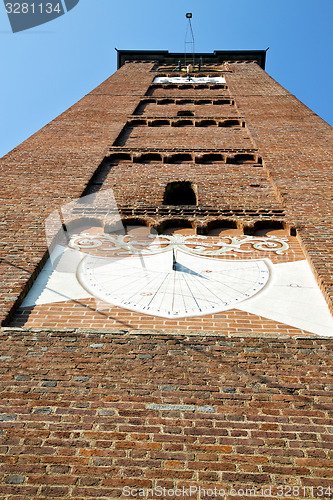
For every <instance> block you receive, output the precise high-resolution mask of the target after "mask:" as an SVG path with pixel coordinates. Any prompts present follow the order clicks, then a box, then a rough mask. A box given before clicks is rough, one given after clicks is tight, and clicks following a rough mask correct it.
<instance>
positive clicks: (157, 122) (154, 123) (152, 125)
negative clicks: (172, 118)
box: [149, 120, 170, 127]
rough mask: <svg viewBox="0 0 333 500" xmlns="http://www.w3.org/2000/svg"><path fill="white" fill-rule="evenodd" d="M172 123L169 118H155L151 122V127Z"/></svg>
mask: <svg viewBox="0 0 333 500" xmlns="http://www.w3.org/2000/svg"><path fill="white" fill-rule="evenodd" d="M168 125H170V122H169V120H153V121H151V122H150V123H149V126H150V127H165V126H168Z"/></svg>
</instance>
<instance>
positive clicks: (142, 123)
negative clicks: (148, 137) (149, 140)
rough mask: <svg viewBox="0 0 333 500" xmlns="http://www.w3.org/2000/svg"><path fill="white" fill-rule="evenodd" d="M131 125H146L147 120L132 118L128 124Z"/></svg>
mask: <svg viewBox="0 0 333 500" xmlns="http://www.w3.org/2000/svg"><path fill="white" fill-rule="evenodd" d="M127 125H128V126H129V127H145V126H146V125H147V121H146V120H131V121H129V122H128V124H127Z"/></svg>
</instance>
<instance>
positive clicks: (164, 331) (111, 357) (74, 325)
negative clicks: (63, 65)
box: [0, 51, 333, 500]
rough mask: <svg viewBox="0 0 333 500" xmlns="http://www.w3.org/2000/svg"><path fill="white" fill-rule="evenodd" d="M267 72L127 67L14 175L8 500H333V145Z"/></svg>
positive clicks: (230, 65)
mask: <svg viewBox="0 0 333 500" xmlns="http://www.w3.org/2000/svg"><path fill="white" fill-rule="evenodd" d="M265 56H266V53H265V51H215V52H214V53H212V54H199V55H198V56H197V61H196V62H197V65H195V66H194V67H188V68H187V67H184V66H182V57H183V56H182V55H181V54H172V53H168V52H167V51H118V71H117V72H116V73H115V74H114V75H113V76H111V77H110V78H109V79H108V80H106V81H105V82H104V83H102V84H101V85H100V86H99V87H97V88H96V89H94V90H93V91H92V92H90V93H89V94H88V95H87V96H85V97H84V98H83V99H82V100H81V101H79V102H78V103H77V104H75V105H74V106H73V107H72V108H70V109H69V110H68V111H66V112H65V113H63V114H62V115H61V116H59V117H58V118H56V119H55V120H54V121H52V122H51V123H50V124H48V125H47V126H46V127H44V128H43V129H41V130H40V131H39V132H37V133H36V134H35V135H34V136H32V137H31V138H30V139H28V140H27V141H25V142H24V143H23V144H21V145H20V146H18V147H17V148H15V149H14V150H13V151H12V152H10V153H9V154H8V155H6V156H5V157H4V158H3V160H2V168H3V176H4V179H5V184H4V188H3V191H4V193H5V194H7V195H8V196H7V198H6V200H5V203H4V211H5V217H4V222H3V224H2V232H3V237H2V240H3V242H4V243H5V246H4V251H3V260H2V264H1V265H2V269H3V271H2V277H3V279H2V283H1V287H2V294H1V297H2V299H1V315H2V321H3V329H2V343H1V347H2V350H3V354H2V357H1V361H2V366H3V368H2V373H3V382H4V383H3V384H2V391H3V399H4V400H5V402H4V404H3V406H2V413H1V414H0V421H1V424H2V427H3V435H2V438H3V454H2V462H3V468H2V470H3V478H2V482H1V484H0V492H1V494H2V495H3V497H4V498H5V499H6V500H7V498H8V499H9V498H13V499H14V498H16V496H15V495H17V498H46V497H48V498H50V497H51V498H53V497H54V498H55V497H59V496H60V497H64V498H82V499H85V498H92V497H99V498H117V497H124V498H125V497H131V496H135V494H139V493H142V490H145V491H143V493H142V494H141V496H146V497H152V498H154V496H153V495H152V493H149V492H147V491H146V490H147V489H153V490H154V491H153V493H154V494H155V496H156V495H157V496H164V497H165V496H168V498H173V497H174V498H176V497H177V496H178V497H179V496H181V495H180V494H179V491H181V493H182V496H183V497H185V496H186V494H188V493H189V494H190V495H189V496H191V497H192V498H205V497H207V496H215V497H216V498H223V497H225V498H244V496H246V493H245V491H246V490H247V489H248V490H251V491H252V496H253V491H255V495H256V496H257V497H258V498H264V497H265V496H266V497H267V496H268V493H267V492H270V493H271V496H273V497H274V495H277V494H278V495H279V496H282V497H283V496H286V497H288V495H289V493H290V492H292V495H293V496H294V497H295V496H296V497H298V498H303V497H304V498H305V497H310V498H315V497H318V496H321V497H323V496H324V497H325V498H329V496H330V495H332V490H329V488H330V487H331V488H332V486H333V484H332V475H331V473H330V469H329V467H330V459H331V458H332V457H331V455H330V447H329V443H330V441H331V439H330V438H331V428H330V427H329V425H330V420H329V412H330V410H331V409H332V405H331V397H332V380H331V378H330V377H331V376H332V371H331V368H332V366H331V357H330V351H329V348H330V346H332V337H331V336H332V335H333V319H332V311H333V307H332V277H333V273H332V271H333V269H332V260H330V258H331V254H330V252H331V248H332V245H331V241H332V235H333V231H332V215H331V212H330V207H331V185H332V184H331V172H330V165H331V158H332V157H331V156H330V154H329V140H330V139H331V137H332V129H331V127H330V126H329V125H328V124H326V123H325V122H323V121H322V120H321V119H320V118H319V117H318V116H316V115H315V114H314V113H313V112H312V111H311V110H309V109H308V108H306V107H305V106H304V105H303V104H302V103H301V102H299V101H298V100H297V99H296V98H295V97H294V96H292V95H291V94H290V93H289V92H288V91H286V90H285V89H284V88H282V87H281V86H280V85H279V84H278V83H276V82H275V81H274V80H273V79H272V78H271V77H270V76H269V75H268V74H267V73H266V72H265V71H264V67H265ZM199 61H200V63H199ZM45 227H46V235H47V238H45ZM47 246H48V250H47ZM330 396H331V397H330ZM163 488H166V489H167V490H174V491H173V493H172V494H168V493H167V492H166V490H165V491H164V490H163ZM175 488H178V493H177V491H176V490H175ZM183 488H184V491H186V493H184V491H183ZM190 488H192V489H191V490H190ZM200 488H201V491H199V490H200ZM215 488H216V490H215ZM270 488H271V489H270ZM278 488H280V489H278ZM139 490H140V491H139ZM162 490H163V492H162V493H163V495H161V494H159V492H160V491H162ZM208 491H209V492H208ZM210 491H213V492H214V495H212V494H210ZM264 491H266V493H264ZM325 495H326V496H325ZM187 496H188V495H187Z"/></svg>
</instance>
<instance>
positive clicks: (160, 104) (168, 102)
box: [157, 99, 174, 106]
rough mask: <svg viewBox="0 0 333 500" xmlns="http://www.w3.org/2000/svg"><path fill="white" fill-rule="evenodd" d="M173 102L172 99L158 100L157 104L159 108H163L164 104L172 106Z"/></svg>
mask: <svg viewBox="0 0 333 500" xmlns="http://www.w3.org/2000/svg"><path fill="white" fill-rule="evenodd" d="M173 102H174V100H173V99H160V100H159V101H157V104H158V105H159V106H164V105H165V104H173Z"/></svg>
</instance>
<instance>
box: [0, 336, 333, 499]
mask: <svg viewBox="0 0 333 500" xmlns="http://www.w3.org/2000/svg"><path fill="white" fill-rule="evenodd" d="M332 348H333V345H332V340H329V339H324V338H310V337H309V338H308V339H304V338H303V339H301V340H300V339H297V338H294V339H291V338H286V337H285V338H281V337H276V336H274V335H267V334H266V335H265V336H264V337H263V336H261V337H258V336H256V337H255V338H251V337H246V336H244V334H235V335H234V336H232V338H226V337H224V336H223V335H222V336H221V335H218V336H216V335H214V334H209V335H207V336H202V335H201V334H200V335H198V334H196V333H193V334H190V333H189V334H187V335H179V334H176V333H173V334H172V333H169V334H165V333H160V334H157V333H156V332H149V331H143V332H142V333H141V334H138V333H137V332H134V331H128V330H127V329H126V328H122V329H121V330H118V331H117V330H114V331H112V332H111V331H110V332H103V333H101V332H100V331H98V330H95V331H90V332H89V331H82V330H81V331H75V330H68V331H63V332H61V331H59V332H56V331H53V332H52V331H43V330H42V331H41V330H39V331H24V330H15V329H5V330H4V331H3V333H2V336H1V344H0V349H1V351H2V352H1V356H2V357H1V370H2V379H3V384H2V397H3V403H2V406H1V413H0V421H1V422H0V423H1V429H2V431H1V432H2V435H1V439H2V445H1V448H0V453H1V457H0V458H1V462H2V466H1V474H2V477H1V483H0V495H1V498H3V499H4V500H14V499H15V500H16V498H17V499H22V500H23V499H27V498H40V499H45V500H46V499H50V498H59V497H61V498H75V499H77V500H78V499H80V500H84V499H87V498H105V499H110V498H118V497H120V496H121V494H122V489H123V487H124V486H127V487H132V488H155V487H157V486H161V487H167V488H175V487H179V488H182V487H183V486H184V487H185V488H189V487H190V485H192V486H193V487H195V486H196V487H198V486H201V487H202V488H205V489H208V488H213V489H214V488H215V487H217V488H218V489H222V488H223V489H225V490H226V491H227V492H228V491H229V494H227V495H226V497H225V498H227V499H228V500H231V499H232V498H236V499H237V500H243V499H244V498H246V497H245V495H244V494H242V493H239V494H237V493H235V492H234V491H231V489H232V488H233V489H235V490H236V492H237V491H238V490H242V489H243V490H245V489H250V488H256V493H257V496H256V498H258V499H260V500H261V499H263V498H265V497H264V496H263V495H262V494H260V490H261V488H262V487H265V488H269V487H272V494H271V496H272V498H290V496H288V495H289V494H290V489H289V488H290V487H295V488H297V487H298V488H300V489H299V490H298V494H297V489H295V490H294V492H296V494H295V495H294V498H305V497H306V498H319V497H320V498H329V496H328V495H319V493H323V490H321V489H320V487H325V489H326V488H327V487H328V486H329V485H330V486H331V491H332V488H333V481H332V458H333V457H332V421H331V420H330V413H331V410H332V395H333V394H332V376H333V373H332V365H331V364H330V362H331V350H332ZM159 404H168V405H175V406H171V407H164V408H165V409H163V407H162V408H161V409H159V407H156V406H149V405H159ZM179 405H188V406H179ZM278 486H280V487H282V488H283V490H281V489H280V490H277V487H278ZM312 487H313V488H314V489H313V490H311V488H312ZM303 488H305V489H304V490H303ZM281 491H282V492H283V493H284V495H283V496H281ZM278 492H280V496H277V493H278ZM312 492H313V494H312ZM122 498H125V496H123V497H122ZM167 498H169V497H167ZM170 498H176V496H171V497H170ZM191 498H208V497H207V495H206V496H205V495H203V494H202V495H201V496H199V495H198V494H194V495H192V496H191ZM218 498H221V497H219V496H218ZM266 498H267V495H266Z"/></svg>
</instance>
